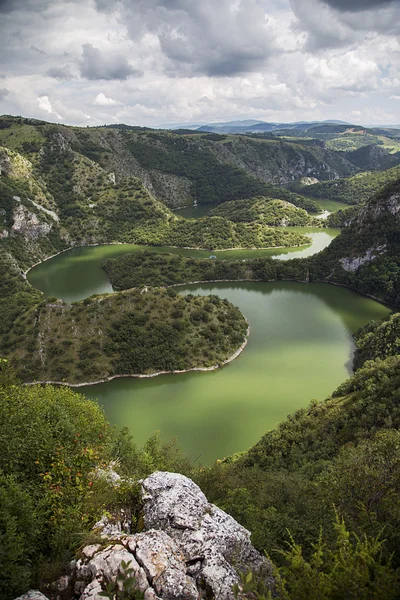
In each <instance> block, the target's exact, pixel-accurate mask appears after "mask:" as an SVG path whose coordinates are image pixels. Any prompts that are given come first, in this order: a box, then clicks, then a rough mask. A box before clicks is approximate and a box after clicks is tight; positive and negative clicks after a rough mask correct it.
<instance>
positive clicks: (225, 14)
mask: <svg viewBox="0 0 400 600" xmlns="http://www.w3.org/2000/svg"><path fill="white" fill-rule="evenodd" d="M97 5H98V6H99V7H100V8H101V6H102V5H103V0H97ZM119 8H120V10H121V11H122V20H123V22H124V23H125V24H126V26H127V28H128V32H129V35H130V37H131V39H132V40H140V39H141V38H142V36H143V35H144V34H145V33H150V34H151V35H152V36H156V37H157V38H158V41H159V44H160V48H161V50H162V52H163V55H164V57H165V58H166V59H167V61H168V64H167V66H166V68H167V70H168V72H169V73H171V74H172V73H173V74H174V76H176V75H183V76H195V75H207V76H211V77H214V76H218V77H223V76H232V75H237V74H242V73H247V72H252V71H255V70H257V69H259V68H260V67H261V66H262V64H264V63H265V62H266V60H267V59H268V58H269V56H270V55H271V54H272V53H273V51H274V50H273V42H274V39H275V33H274V32H273V31H272V28H271V27H270V26H269V25H268V22H267V20H266V15H265V8H264V7H263V6H262V3H261V2H259V1H258V0H238V2H236V3H233V2H232V1H231V0H219V1H218V3H216V2H215V1H214V0H202V2H193V1H192V0H136V1H135V2H131V1H130V0H122V1H121V3H120V4H119Z"/></svg>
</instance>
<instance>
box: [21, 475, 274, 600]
mask: <svg viewBox="0 0 400 600" xmlns="http://www.w3.org/2000/svg"><path fill="white" fill-rule="evenodd" d="M141 485H142V497H143V502H144V508H143V523H144V527H143V531H142V532H141V533H135V534H130V533H129V523H127V522H126V518H125V517H124V515H122V516H121V519H120V521H117V522H115V523H110V522H107V519H106V518H103V519H102V521H101V522H100V523H98V524H97V529H98V530H100V534H101V536H102V539H103V543H98V544H93V545H90V546H86V547H85V548H83V550H82V551H81V555H80V558H79V559H78V560H77V561H73V562H72V563H71V573H70V575H68V576H65V577H63V578H61V579H60V580H59V581H58V582H57V583H56V584H55V585H54V586H53V592H52V593H51V598H54V599H55V600H57V599H58V600H65V599H73V598H74V599H79V600H101V598H102V596H100V593H101V592H102V591H103V590H104V589H105V588H106V587H107V586H109V584H115V585H117V586H118V585H119V586H123V585H124V583H123V582H124V581H125V582H126V581H127V579H130V580H132V583H133V582H134V583H133V585H134V587H135V588H136V589H138V590H139V591H140V592H142V593H143V595H144V599H145V600H157V599H168V600H170V599H178V600H199V599H202V598H215V599H216V600H231V599H232V600H233V598H234V597H235V596H234V593H233V591H232V588H233V585H234V584H235V583H237V584H238V585H239V587H240V581H241V579H240V573H243V572H247V571H252V572H258V573H262V576H263V578H264V579H266V580H267V581H269V582H270V585H271V588H272V587H273V578H272V566H271V564H270V563H269V562H268V561H267V560H266V559H265V558H264V557H263V556H261V554H259V552H257V551H256V550H255V549H254V548H253V546H252V545H251V542H250V533H249V532H248V531H247V530H246V529H244V528H243V527H242V526H241V525H239V523H237V522H236V521H235V520H234V519H233V518H232V517H231V516H229V515H227V514H226V513H225V512H224V511H222V510H220V509H219V508H218V507H216V506H214V505H213V504H210V503H209V502H208V501H207V498H206V497H205V495H204V494H203V492H202V491H201V490H200V488H199V487H198V486H197V485H196V484H195V483H194V482H193V481H191V480H190V479H188V478H187V477H184V476H183V475H179V474H176V473H167V472H156V473H153V474H152V475H150V477H148V478H147V479H145V480H144V481H142V483H141ZM126 531H128V533H126ZM30 593H31V594H33V592H30ZM37 597H38V598H41V596H37ZM240 597H241V596H240V594H239V598H240ZM22 598H23V599H24V600H25V598H26V599H28V598H35V596H33V595H32V596H26V597H22ZM21 600H22V599H21Z"/></svg>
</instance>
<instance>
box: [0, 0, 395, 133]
mask: <svg viewBox="0 0 400 600" xmlns="http://www.w3.org/2000/svg"><path fill="white" fill-rule="evenodd" d="M0 65H1V66H0V114H13V115H24V116H27V117H35V118H39V119H44V120H47V121H54V122H62V123H67V124H71V125H82V126H86V125H101V124H105V123H108V124H110V123H127V124H130V125H143V126H157V125H160V124H171V123H176V124H178V123H179V124H180V123H210V122H218V121H228V120H233V119H234V120H236V119H257V120H263V121H273V122H288V121H299V120H324V119H341V120H344V121H349V122H351V123H356V124H364V125H373V124H374V125H379V124H400V0H0Z"/></svg>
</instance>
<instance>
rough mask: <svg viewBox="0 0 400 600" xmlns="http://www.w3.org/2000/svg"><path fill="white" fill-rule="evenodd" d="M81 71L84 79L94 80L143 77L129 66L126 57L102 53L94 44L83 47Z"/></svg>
mask: <svg viewBox="0 0 400 600" xmlns="http://www.w3.org/2000/svg"><path fill="white" fill-rule="evenodd" d="M80 71H81V75H82V77H84V78H85V79H92V80H97V79H106V80H111V79H119V80H121V81H123V80H125V79H128V77H131V76H133V75H141V72H140V71H137V70H136V69H134V68H133V67H132V65H131V64H129V62H128V60H127V59H126V57H125V56H122V55H116V54H114V55H111V54H110V55H108V54H105V53H102V52H100V50H99V49H98V48H95V47H94V46H93V45H92V44H84V45H83V46H82V60H81V61H80Z"/></svg>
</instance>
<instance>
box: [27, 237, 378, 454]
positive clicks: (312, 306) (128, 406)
mask: <svg viewBox="0 0 400 600" xmlns="http://www.w3.org/2000/svg"><path fill="white" fill-rule="evenodd" d="M136 248H137V247H136ZM128 249H130V248H128V247H127V246H119V245H115V246H97V247H91V248H77V249H74V250H71V251H69V252H67V253H63V254H60V255H59V256H57V257H55V258H53V259H50V260H48V261H46V262H44V263H42V264H41V265H39V266H38V267H35V268H34V269H33V270H32V271H30V272H29V273H28V279H29V281H30V282H31V283H32V285H35V286H36V287H38V288H39V289H42V290H43V291H44V292H45V294H46V295H48V296H49V295H56V296H58V297H62V298H63V299H64V300H66V301H73V300H77V299H80V298H82V297H85V296H87V295H89V294H91V293H99V292H106V291H111V287H110V284H109V283H108V281H107V278H106V274H105V272H104V271H103V270H102V269H101V263H102V262H103V260H104V259H105V258H106V257H108V256H115V255H116V254H118V253H121V252H126V251H127V250H128ZM154 250H155V251H160V250H161V251H167V249H164V248H163V249H160V248H157V249H154ZM174 251H176V252H182V253H183V254H187V253H188V252H190V255H192V256H193V255H194V256H197V255H199V254H198V252H199V251H184V250H178V249H175V250H174ZM192 252H195V254H192ZM275 252H277V251H276V250H275ZM298 252H299V251H298ZM207 254H208V253H206V255H207ZM285 256H287V255H285ZM281 258H283V257H281ZM177 289H179V290H180V291H181V293H189V292H190V293H194V294H210V293H213V294H218V295H219V296H221V297H223V298H228V299H229V300H230V301H231V302H233V303H234V304H236V305H237V306H239V307H240V309H241V310H242V312H243V313H244V314H245V316H246V317H247V319H248V321H249V323H250V328H251V332H250V338H249V342H248V345H247V347H246V349H245V350H244V352H243V353H242V354H241V355H240V357H239V358H237V359H236V360H235V361H233V362H232V363H231V364H230V365H227V366H225V367H224V368H223V369H220V370H218V371H214V372H208V373H187V374H181V375H164V376H160V377H156V378H153V379H128V378H127V379H117V380H114V381H111V382H109V383H105V384H99V385H96V386H88V387H84V388H80V390H79V391H81V392H82V393H84V394H85V395H86V396H87V397H89V398H92V399H97V400H98V401H99V403H100V404H101V405H102V406H103V407H104V409H105V411H106V414H107V417H108V419H109V420H110V421H111V422H112V423H115V424H117V425H120V426H122V425H126V426H128V427H129V429H130V431H131V432H132V434H133V436H134V439H135V441H136V442H137V444H138V445H142V444H143V443H144V442H145V440H146V439H148V437H149V436H151V435H152V434H153V433H154V431H155V430H160V431H161V434H162V437H163V439H165V440H168V439H170V438H171V437H176V438H177V439H178V441H179V444H180V445H181V447H182V449H183V450H184V451H185V452H186V453H187V454H188V455H189V456H192V457H193V458H196V459H198V460H199V462H203V463H210V462H211V461H213V460H214V459H216V458H219V457H223V456H226V455H229V454H232V453H234V452H237V451H241V450H246V449H247V448H249V447H250V446H251V445H253V444H254V443H255V442H257V440H259V439H260V437H261V436H262V435H263V434H264V433H265V432H266V431H268V430H269V429H271V428H273V427H275V426H276V425H277V423H279V422H280V421H282V419H284V418H285V417H286V416H287V415H288V414H289V413H291V412H293V411H294V410H296V409H298V408H301V407H304V406H306V405H307V404H308V403H309V401H310V400H312V399H314V398H315V399H320V400H321V399H323V398H325V397H326V396H327V395H329V394H330V393H331V392H332V391H333V390H334V389H335V387H337V386H338V385H339V384H340V383H341V382H342V381H343V380H344V379H346V378H347V377H348V376H349V374H350V370H351V362H352V354H353V348H354V346H353V339H352V333H353V332H354V331H355V330H356V329H358V328H359V327H360V326H362V325H364V324H365V323H367V322H368V321H370V320H372V319H379V318H382V317H385V316H387V315H388V314H389V313H390V310H389V309H388V308H387V307H385V306H383V305H381V304H379V303H377V302H375V301H373V300H371V299H369V298H365V297H363V296H360V295H359V294H356V293H355V292H352V291H350V290H347V289H344V288H340V287H336V286H332V285H328V284H317V283H313V284H301V283H294V282H274V283H250V282H246V283H229V284H227V283H218V284H203V285H191V286H182V287H180V288H177Z"/></svg>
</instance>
